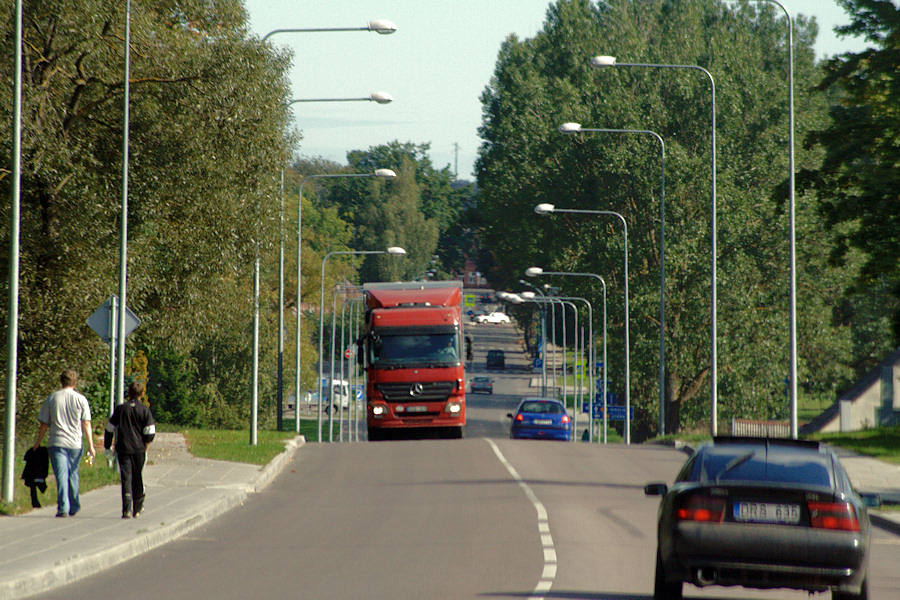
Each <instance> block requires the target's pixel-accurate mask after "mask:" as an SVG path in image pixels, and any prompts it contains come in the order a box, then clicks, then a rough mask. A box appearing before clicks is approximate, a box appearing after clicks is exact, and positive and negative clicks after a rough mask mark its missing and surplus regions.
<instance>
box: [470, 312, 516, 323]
mask: <svg viewBox="0 0 900 600" xmlns="http://www.w3.org/2000/svg"><path fill="white" fill-rule="evenodd" d="M475 322H476V323H509V317H507V316H506V315H505V314H503V313H502V312H492V313H488V314H486V315H476V316H475Z"/></svg>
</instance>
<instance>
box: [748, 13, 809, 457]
mask: <svg viewBox="0 0 900 600" xmlns="http://www.w3.org/2000/svg"><path fill="white" fill-rule="evenodd" d="M751 1H752V2H771V3H772V4H775V5H777V6H778V7H779V8H780V9H781V10H783V11H784V15H785V17H787V22H788V43H787V47H788V152H789V154H788V171H789V173H788V212H789V213H790V217H789V218H790V227H789V228H790V264H791V267H790V270H791V273H790V280H791V281H790V339H791V341H790V344H791V359H790V370H791V374H790V380H791V383H790V402H791V438H793V439H795V440H796V439H797V434H798V432H797V241H796V237H797V236H796V229H797V227H796V225H797V223H796V218H795V215H794V208H795V202H794V20H793V18H792V17H791V13H789V12H788V9H787V8H785V6H784V5H783V4H782V3H781V2H779V1H778V0H751Z"/></svg>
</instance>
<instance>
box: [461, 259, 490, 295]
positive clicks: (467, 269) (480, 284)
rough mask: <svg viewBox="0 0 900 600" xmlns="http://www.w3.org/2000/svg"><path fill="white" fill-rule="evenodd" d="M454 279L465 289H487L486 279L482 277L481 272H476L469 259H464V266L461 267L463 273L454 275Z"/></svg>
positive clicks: (473, 264) (474, 265) (476, 269)
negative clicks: (460, 282)
mask: <svg viewBox="0 0 900 600" xmlns="http://www.w3.org/2000/svg"><path fill="white" fill-rule="evenodd" d="M454 278H455V279H459V280H460V281H462V282H463V285H464V286H465V287H467V288H487V287H489V286H488V282H487V279H485V278H484V276H482V274H481V271H479V270H478V267H477V265H476V264H475V263H474V262H473V261H472V260H471V259H466V264H465V266H464V267H463V272H462V273H454Z"/></svg>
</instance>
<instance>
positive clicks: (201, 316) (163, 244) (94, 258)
mask: <svg viewBox="0 0 900 600" xmlns="http://www.w3.org/2000/svg"><path fill="white" fill-rule="evenodd" d="M124 11H125V7H124V4H121V3H108V2H100V1H98V0H78V1H74V0H62V1H60V2H53V3H28V5H27V6H26V7H25V15H24V24H25V27H24V57H23V59H24V60H23V75H24V89H23V113H22V114H23V136H22V140H23V144H22V186H21V190H22V193H21V202H22V223H21V253H20V261H21V262H20V264H21V277H20V320H19V330H20V347H19V371H18V372H19V396H20V398H22V400H23V401H22V402H20V403H19V404H18V406H19V407H20V408H21V411H20V412H21V418H20V420H19V422H20V423H26V424H27V425H26V426H28V427H31V426H32V425H33V422H32V420H31V419H30V418H29V417H30V416H32V415H33V412H34V411H35V410H36V408H35V406H36V404H38V403H39V399H40V398H42V397H43V396H44V395H45V394H44V392H45V391H47V386H48V385H52V383H51V382H52V381H54V380H55V378H56V374H57V373H58V372H59V371H60V370H61V368H62V367H64V366H69V365H73V366H76V367H77V368H78V369H79V370H80V371H81V372H82V373H83V374H84V381H85V384H90V382H91V380H92V379H93V376H92V373H94V372H96V373H101V372H103V370H104V368H105V367H104V364H105V363H106V361H107V360H108V350H107V349H106V347H105V346H104V345H103V344H102V343H101V342H100V341H99V340H97V339H96V336H95V335H94V334H93V332H91V331H90V330H89V329H88V328H87V327H86V326H85V324H84V323H85V320H86V318H87V317H88V316H89V315H90V314H91V312H93V310H94V309H95V308H96V307H97V306H99V305H100V304H101V303H102V302H103V301H104V300H105V299H106V298H107V297H109V295H110V294H112V293H114V292H115V290H116V289H117V281H118V246H119V211H120V205H121V169H122V165H121V156H122V137H123V127H122V122H123V107H122V94H123V82H122V74H123V59H124V48H123V44H122V39H123V38H122V34H123V31H124V26H125V12H124ZM0 27H2V28H3V30H2V35H3V39H4V40H5V42H6V47H7V48H11V47H12V39H13V31H12V27H13V23H12V19H7V20H5V21H4V22H3V23H2V25H0ZM131 28H132V29H131V31H132V38H131V81H130V89H131V104H130V130H131V131H130V161H129V214H128V220H129V239H128V261H129V264H128V276H129V280H128V290H129V295H128V305H129V307H130V308H131V309H132V310H133V311H134V312H135V313H136V314H138V315H139V316H140V318H141V320H142V324H141V327H140V328H139V329H138V330H137V331H136V332H135V333H134V334H133V335H132V336H131V337H130V338H129V346H130V348H131V349H134V348H151V347H163V346H166V347H171V348H172V349H175V350H177V351H179V352H182V353H184V354H189V353H190V352H191V350H192V349H193V348H194V347H196V346H197V345H198V344H201V343H202V342H203V340H204V339H205V338H207V337H209V336H210V335H211V333H210V332H211V331H213V330H214V329H216V328H217V327H223V326H224V325H231V324H233V323H242V324H243V323H248V322H249V317H250V308H251V306H250V294H249V293H248V288H249V286H250V283H251V279H252V265H253V260H254V258H255V256H256V255H257V253H258V252H259V253H262V254H266V253H267V252H269V251H270V250H271V248H272V247H273V246H274V245H275V242H276V241H277V227H278V209H277V205H276V203H275V202H274V201H273V192H274V190H275V183H276V182H277V171H276V167H277V166H278V165H280V164H283V163H284V162H285V157H286V156H287V154H288V150H289V148H290V145H291V143H292V141H293V139H292V137H291V135H290V133H289V132H290V129H289V123H290V121H289V114H288V112H287V108H286V107H285V105H284V101H283V99H284V98H286V97H289V94H288V86H287V81H286V77H285V71H286V69H287V67H288V57H287V56H286V55H284V54H276V53H274V52H273V51H272V50H270V49H269V48H268V47H267V46H265V45H262V44H261V43H260V41H259V40H258V39H255V38H251V37H248V36H247V31H248V28H247V16H246V13H245V10H244V8H243V6H242V4H241V3H240V2H239V1H238V0H184V1H179V2H177V3H175V2H171V0H136V1H134V2H132V14H131ZM11 69H12V61H4V62H3V63H2V64H0V74H2V77H3V80H4V81H5V82H7V83H8V84H9V85H8V87H10V88H11V81H12V75H13V74H12V72H11ZM11 110H12V109H11V97H10V96H5V97H4V98H3V99H0V112H2V116H3V118H2V119H0V135H3V136H4V137H5V138H6V139H9V138H10V131H9V128H10V124H11V122H12V119H11ZM8 152H9V149H8V146H3V149H2V150H0V153H3V156H2V158H3V164H10V157H9V155H8ZM2 188H3V189H2V190H0V193H4V194H6V195H7V197H8V196H9V193H10V192H9V178H8V177H4V178H3V180H2ZM0 229H2V233H0V265H2V266H0V269H2V270H3V272H2V276H3V277H5V278H7V276H8V273H7V272H6V268H7V266H8V264H9V261H8V258H9V257H8V252H9V239H8V232H9V227H8V226H7V227H2V228H0ZM242 307H245V308H243V309H242ZM0 310H2V313H3V314H2V315H0V317H2V318H3V320H4V322H5V321H6V314H5V311H6V306H4V307H3V309H0ZM223 328H224V329H226V330H229V331H232V332H235V333H237V332H238V330H237V329H236V328H231V327H223ZM239 335H244V332H243V331H240V333H239ZM248 355H249V354H248ZM243 387H244V389H247V388H248V387H249V386H248V385H247V384H246V382H244V383H243ZM227 397H228V399H229V401H232V402H235V403H240V402H242V401H244V400H245V399H246V398H247V397H248V396H247V394H246V393H243V394H240V395H236V396H227Z"/></svg>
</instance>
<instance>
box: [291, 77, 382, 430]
mask: <svg viewBox="0 0 900 600" xmlns="http://www.w3.org/2000/svg"><path fill="white" fill-rule="evenodd" d="M393 99H394V98H393V97H392V96H391V95H390V94H389V93H387V92H372V93H371V94H369V96H368V97H366V98H297V99H294V100H291V101H290V102H288V103H287V106H291V105H292V104H296V103H298V102H354V101H372V102H377V103H378V104H388V103H389V102H391V101H393ZM395 176H396V175H395ZM318 177H322V175H319V176H318ZM304 181H306V180H304ZM300 185H301V187H300V189H301V195H300V198H301V199H300V200H299V201H298V207H297V211H298V214H299V212H300V210H301V207H300V205H301V204H302V197H303V195H302V189H303V184H302V183H301V184H300ZM298 219H299V217H298ZM297 227H298V235H297V239H298V244H299V238H300V236H299V227H300V226H299V225H298V226H297ZM281 231H282V234H281V235H280V236H279V237H280V239H281V243H280V247H279V253H278V389H277V395H278V398H277V404H278V418H277V429H278V431H281V420H282V413H283V411H284V383H283V382H284V333H283V332H284V235H283V232H284V167H282V168H281ZM298 253H299V250H298ZM298 256H299V254H298ZM297 277H298V279H297V288H298V289H299V287H300V280H299V277H300V261H299V259H298V260H297ZM297 319H298V322H299V319H300V294H299V293H298V294H297ZM298 327H299V325H298ZM297 335H298V336H299V333H298V334H297ZM299 343H300V342H299V341H298V342H297V344H298V346H297V352H298V356H299V351H300V346H299ZM297 360H298V361H299V360H300V359H299V358H298V359H297ZM297 381H298V384H297V389H296V390H295V392H296V396H295V398H296V399H297V400H298V401H299V398H300V384H299V381H300V374H299V369H298V374H297ZM295 416H297V415H296V413H295ZM295 420H296V421H297V422H296V423H295V427H294V428H295V430H296V432H297V433H300V420H299V419H295Z"/></svg>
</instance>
